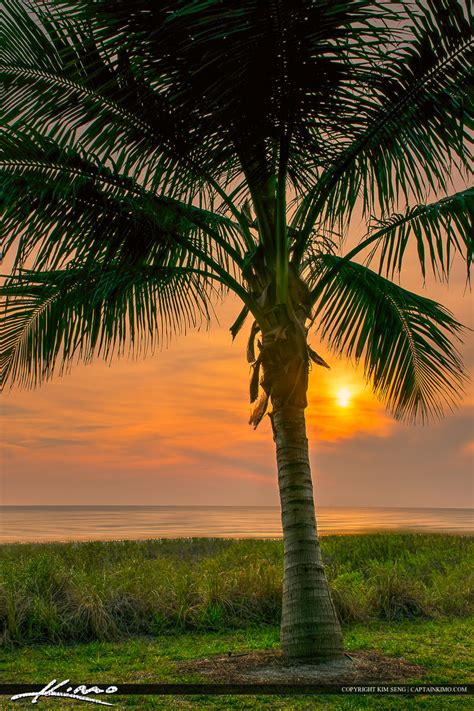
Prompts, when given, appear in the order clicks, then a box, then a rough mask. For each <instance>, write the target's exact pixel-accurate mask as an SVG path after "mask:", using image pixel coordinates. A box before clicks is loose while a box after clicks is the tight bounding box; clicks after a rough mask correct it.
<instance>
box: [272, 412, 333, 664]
mask: <svg viewBox="0 0 474 711" xmlns="http://www.w3.org/2000/svg"><path fill="white" fill-rule="evenodd" d="M271 419H272V425H273V434H274V440H275V445H276V454H277V463H278V482H279V488H280V499H281V513H282V524H283V541H284V577H283V609H282V622H281V644H282V648H283V652H284V653H285V655H286V656H287V657H288V658H290V659H305V660H311V661H316V662H317V661H323V660H328V659H333V658H337V657H340V656H341V655H342V654H343V642H342V633H341V627H340V624H339V621H338V618H337V614H336V611H335V608H334V604H333V602H332V599H331V594H330V592H329V587H328V583H327V580H326V575H325V572H324V567H323V564H322V560H321V551H320V546H319V540H318V536H317V531H316V519H315V513H314V500H313V486H312V481H311V469H310V463H309V454H308V440H307V439H306V426H305V414H304V407H295V406H282V407H279V408H277V409H276V410H275V409H274V411H273V414H272V417H271Z"/></svg>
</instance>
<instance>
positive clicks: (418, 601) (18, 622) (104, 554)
mask: <svg viewBox="0 0 474 711" xmlns="http://www.w3.org/2000/svg"><path fill="white" fill-rule="evenodd" d="M472 544H473V540H472V539H470V538H468V537H464V536H444V535H437V534H432V535H426V534H395V533H388V534H375V535H357V536H327V537H325V538H323V539H322V550H323V556H324V559H325V561H326V566H327V572H328V577H329V581H330V584H331V588H332V591H333V595H334V601H335V604H336V607H337V610H338V613H339V616H340V618H341V620H342V621H343V622H346V623H350V622H355V621H358V622H360V621H366V620H369V619H371V618H378V619H386V620H396V619H403V618H410V617H432V616H453V615H454V616H461V615H464V614H468V613H469V612H471V611H472V601H473V599H472V570H473V566H472V559H473V547H472ZM282 556H283V548H282V543H281V541H273V540H272V541H262V540H240V541H239V540H222V539H179V540H149V541H114V542H103V543H102V542H95V543H67V544H35V545H27V544H23V545H20V544H18V545H4V546H2V547H0V581H1V582H0V634H1V639H2V642H3V643H9V642H17V643H22V644H29V643H35V642H74V641H87V640H112V639H118V638H122V637H126V636H132V635H143V634H147V635H155V634H162V633H166V632H175V631H179V630H222V629H231V628H241V627H248V626H251V625H256V624H258V625H262V624H263V625H264V624H275V623H277V622H278V620H279V615H280V594H281V592H280V591H281V580H282Z"/></svg>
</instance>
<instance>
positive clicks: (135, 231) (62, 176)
mask: <svg viewBox="0 0 474 711" xmlns="http://www.w3.org/2000/svg"><path fill="white" fill-rule="evenodd" d="M0 176H1V179H2V185H3V189H2V197H1V202H0V212H1V214H2V217H3V221H2V235H3V237H2V242H3V250H4V252H6V251H8V249H11V248H14V249H16V252H17V263H18V264H21V263H22V262H24V261H25V259H27V258H28V256H29V255H32V254H33V255H34V268H35V269H40V268H45V269H49V268H57V267H58V266H61V265H64V264H67V263H68V261H70V260H71V259H80V260H85V259H86V258H87V259H89V260H90V261H94V260H97V259H114V260H115V262H117V261H118V260H120V261H121V263H122V264H124V265H128V267H132V266H133V265H138V266H140V265H142V264H154V265H155V266H158V265H161V266H165V265H168V266H170V265H171V266H172V265H176V264H180V263H182V260H183V258H186V259H187V258H188V253H189V254H191V255H194V261H195V264H194V266H200V265H202V264H203V263H205V264H206V265H207V268H208V269H211V270H214V271H215V273H216V275H218V276H220V278H222V279H225V277H226V275H227V274H228V275H229V279H228V286H229V287H231V288H232V284H233V285H234V286H235V284H234V282H235V279H234V278H233V276H236V275H237V271H238V266H239V264H240V263H241V262H242V260H243V256H242V255H243V253H244V248H245V246H244V243H243V240H242V238H241V235H240V231H239V226H238V225H236V224H235V223H233V222H232V221H231V220H230V219H229V218H227V217H225V216H223V215H219V214H215V213H212V212H210V211H208V210H204V209H202V208H199V207H197V206H195V205H193V204H189V203H184V202H181V201H179V200H176V199H173V198H170V197H167V196H164V195H156V194H153V193H150V192H149V191H147V190H145V189H144V188H143V187H142V186H140V185H137V184H136V183H135V182H134V181H132V180H131V179H130V178H128V177H124V176H122V175H120V173H118V172H116V171H114V170H112V169H111V168H107V167H105V166H103V165H102V164H101V163H100V161H98V160H96V159H95V158H94V156H93V155H91V154H87V155H85V154H82V155H81V154H78V153H77V151H76V150H75V149H74V148H72V147H71V148H66V147H61V146H58V145H57V144H56V143H55V142H54V141H52V140H51V139H49V138H45V137H43V136H41V135H38V134H32V135H28V134H26V133H18V132H15V131H12V130H9V131H8V130H7V131H4V132H3V133H2V135H1V141H0Z"/></svg>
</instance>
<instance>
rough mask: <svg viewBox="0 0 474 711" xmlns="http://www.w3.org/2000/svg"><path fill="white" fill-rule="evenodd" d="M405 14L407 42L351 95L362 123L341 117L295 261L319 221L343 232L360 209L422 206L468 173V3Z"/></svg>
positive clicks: (423, 5)
mask: <svg viewBox="0 0 474 711" xmlns="http://www.w3.org/2000/svg"><path fill="white" fill-rule="evenodd" d="M403 5H404V7H403V9H402V10H401V16H404V18H405V19H406V20H407V22H406V24H405V26H404V28H403V32H402V34H401V37H398V38H397V34H396V33H395V32H394V34H393V38H392V41H391V42H389V43H388V44H387V47H386V56H385V57H384V56H383V55H382V54H381V55H380V57H379V59H378V61H377V60H376V59H375V57H372V59H371V65H372V66H371V67H370V70H369V68H368V70H367V71H368V73H369V74H370V76H371V79H369V78H368V79H367V84H366V86H365V87H364V86H361V87H359V89H357V88H355V94H356V95H357V96H358V98H359V103H358V117H355V116H354V115H352V114H350V112H349V115H347V116H344V115H343V116H341V120H340V126H341V135H340V137H339V146H340V148H339V150H338V151H337V152H336V153H335V155H334V157H333V158H331V159H330V160H329V161H328V163H327V165H326V167H325V169H324V171H323V172H321V173H320V175H319V177H318V179H317V181H316V183H315V185H314V187H313V188H312V189H311V190H310V191H309V192H308V194H307V195H306V196H305V198H304V200H303V202H302V204H301V205H300V207H299V209H298V211H297V212H296V214H295V217H294V221H293V226H294V227H295V228H296V229H300V230H301V231H302V238H301V240H300V245H299V248H298V250H297V258H298V259H301V257H302V254H303V251H304V247H305V244H306V242H307V240H308V238H309V234H310V231H311V229H312V228H313V227H314V224H315V223H316V221H319V222H322V221H323V222H325V223H326V225H327V226H329V227H334V225H338V224H339V225H340V224H341V222H342V223H344V224H345V225H347V223H348V221H349V219H350V216H351V214H352V211H353V209H354V207H355V205H356V204H358V202H359V200H360V199H361V200H362V203H363V207H364V211H365V212H366V214H367V213H369V214H370V213H371V212H374V211H376V210H379V211H381V212H382V213H387V212H392V211H393V209H394V207H395V206H396V204H397V201H398V200H399V199H400V198H402V199H403V200H404V201H405V203H409V202H410V201H412V200H413V199H415V200H416V201H418V202H424V201H425V198H426V194H427V193H428V192H429V191H430V190H434V191H435V192H436V191H437V190H439V189H441V190H443V191H444V192H449V187H450V181H451V175H452V171H453V165H457V166H458V167H459V168H461V169H466V170H469V166H470V163H471V156H470V153H469V151H468V148H467V146H468V145H469V141H470V131H471V130H472V125H473V124H472V95H471V94H470V93H469V85H470V83H471V82H472V71H471V68H472V59H473V36H472V15H471V11H470V6H469V4H468V3H466V2H464V0H439V1H438V0H436V1H435V0H429V1H428V2H424V1H423V2H421V1H420V2H418V0H414V1H413V2H407V3H406V4H405V3H403ZM361 88H362V89H363V90H364V93H363V94H360V89H361ZM344 131H345V135H344Z"/></svg>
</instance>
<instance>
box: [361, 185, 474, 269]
mask: <svg viewBox="0 0 474 711" xmlns="http://www.w3.org/2000/svg"><path fill="white" fill-rule="evenodd" d="M412 239H413V240H414V241H415V243H416V246H417V253H418V259H419V263H420V267H421V273H422V275H423V278H425V276H426V266H427V262H428V263H429V264H430V265H431V269H432V271H433V274H434V275H435V276H436V277H438V278H443V279H447V278H448V275H449V270H450V266H451V263H452V259H453V257H454V255H455V254H456V253H457V254H459V255H461V257H462V258H463V261H465V263H466V266H467V277H468V279H469V276H470V269H471V263H472V258H473V252H474V188H469V189H467V190H463V191H462V192H459V193H456V194H455V195H450V196H449V197H445V198H442V199H441V200H437V201H436V202H432V203H430V204H428V205H416V206H415V207H412V208H409V209H408V210H407V211H406V212H405V213H403V214H396V215H392V216H391V218H390V219H388V220H377V221H375V222H374V223H373V225H372V226H371V230H370V231H369V234H368V235H367V237H366V238H365V239H363V240H362V244H361V246H362V245H364V244H367V243H372V244H373V245H374V246H373V248H372V250H371V253H370V255H369V258H368V261H369V262H370V261H372V260H374V259H375V258H376V257H377V258H378V260H379V271H380V272H383V273H385V274H386V275H387V276H389V277H391V278H393V277H394V275H395V273H396V272H400V271H401V270H402V266H403V257H404V254H405V250H406V247H407V245H408V243H409V242H410V241H411V240H412Z"/></svg>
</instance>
